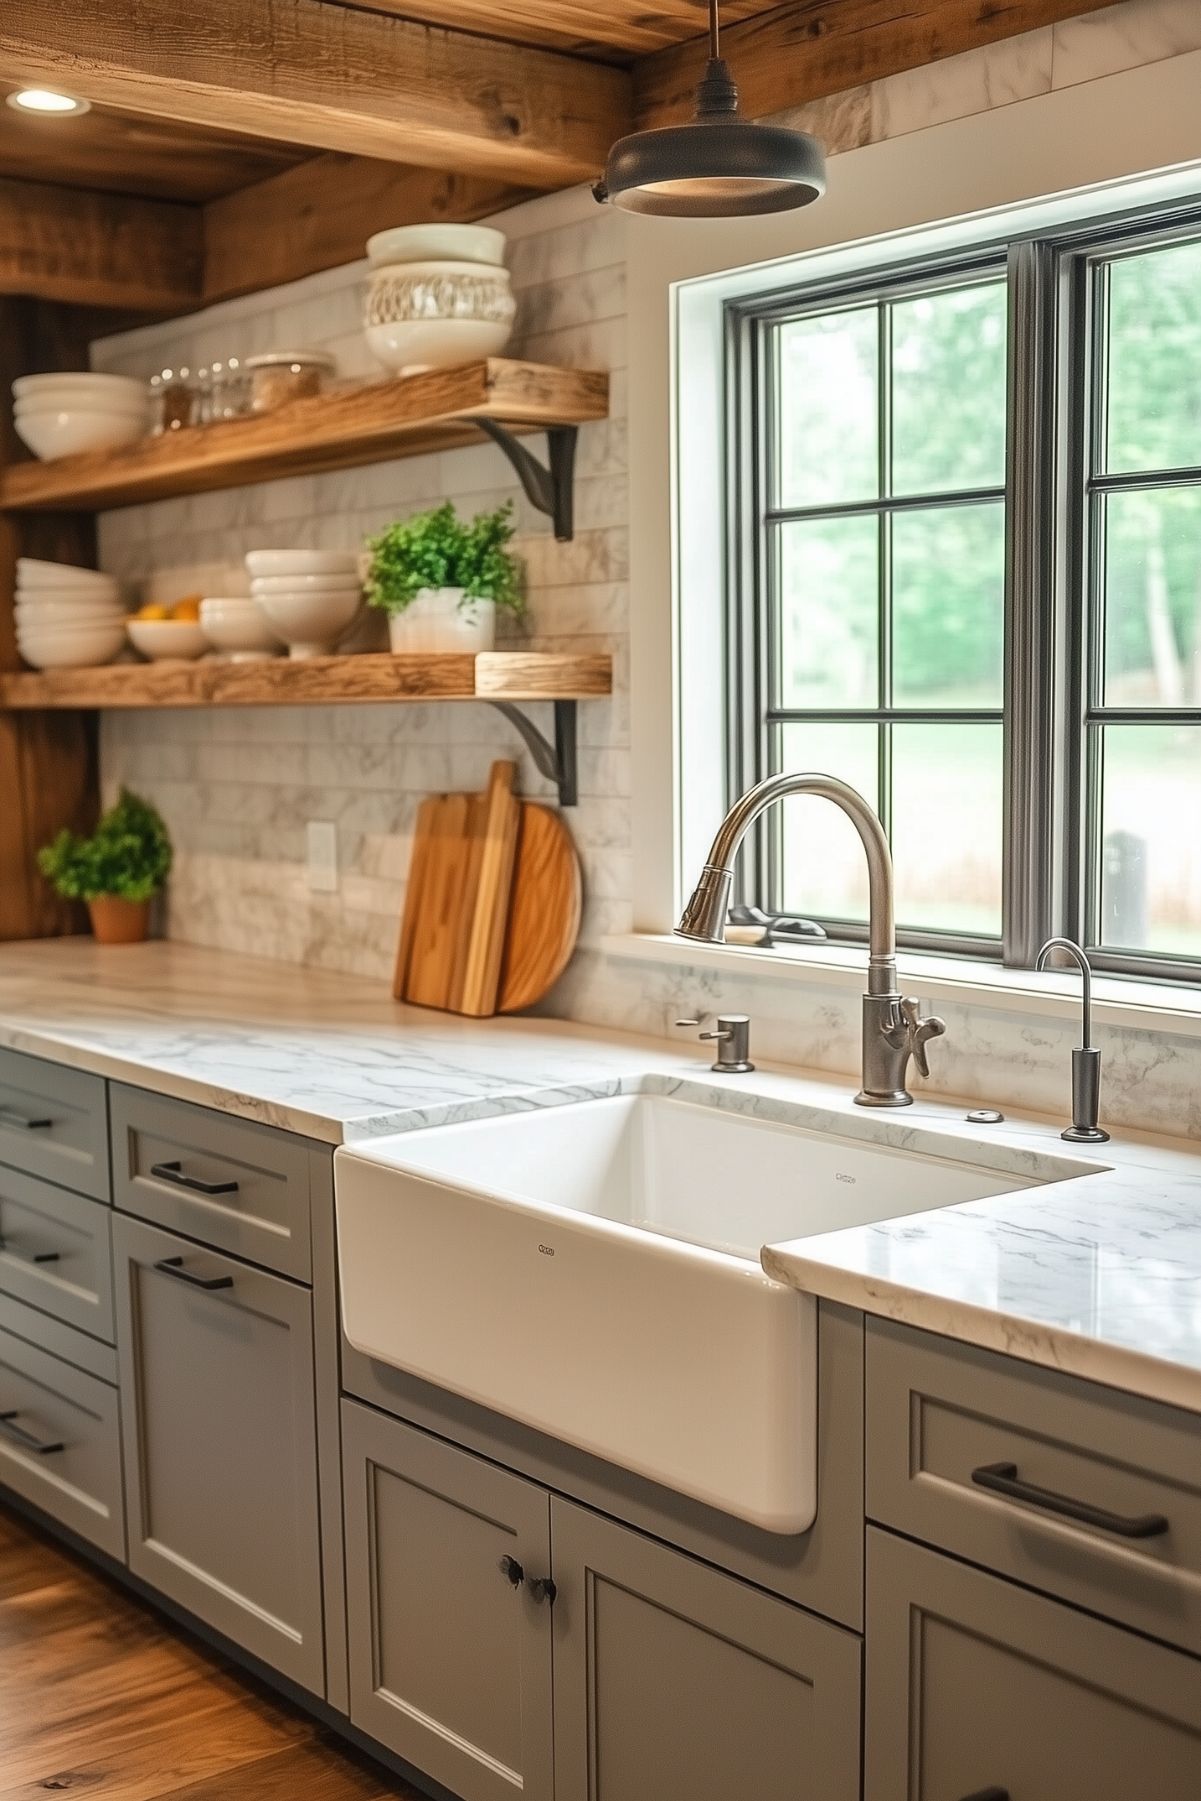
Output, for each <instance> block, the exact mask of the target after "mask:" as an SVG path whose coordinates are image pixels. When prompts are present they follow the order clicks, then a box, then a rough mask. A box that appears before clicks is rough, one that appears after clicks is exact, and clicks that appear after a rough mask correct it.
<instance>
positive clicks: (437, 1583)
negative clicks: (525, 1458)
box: [342, 1401, 552, 1801]
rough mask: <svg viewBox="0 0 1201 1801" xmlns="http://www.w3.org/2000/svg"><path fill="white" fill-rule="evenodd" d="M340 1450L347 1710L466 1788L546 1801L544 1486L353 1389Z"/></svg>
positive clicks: (483, 1796) (491, 1797)
mask: <svg viewBox="0 0 1201 1801" xmlns="http://www.w3.org/2000/svg"><path fill="white" fill-rule="evenodd" d="M342 1449H343V1462H344V1481H345V1488H346V1587H347V1609H348V1619H349V1637H350V1716H351V1719H352V1721H353V1722H354V1724H355V1725H356V1726H358V1727H361V1728H362V1730H363V1731H364V1732H367V1733H369V1734H370V1735H371V1736H372V1737H373V1738H376V1739H378V1740H379V1741H380V1742H381V1744H384V1745H387V1746H388V1747H389V1749H390V1750H392V1751H395V1752H396V1753H397V1754H398V1755H399V1756H401V1757H403V1758H405V1759H406V1760H407V1761H408V1762H409V1763H411V1764H413V1765H414V1766H415V1767H416V1768H417V1769H419V1770H422V1771H424V1772H425V1774H426V1775H428V1776H432V1777H433V1778H434V1780H435V1781H437V1782H441V1783H444V1784H445V1785H446V1787H447V1788H449V1789H452V1790H453V1791H454V1792H455V1793H456V1794H458V1795H462V1796H463V1797H464V1801H512V1797H513V1795H514V1794H515V1793H519V1794H522V1795H525V1796H526V1797H528V1801H550V1797H551V1794H552V1772H551V1640H550V1633H551V1608H550V1605H549V1602H548V1600H546V1599H543V1600H541V1601H539V1600H538V1599H537V1598H536V1597H535V1595H534V1593H533V1591H532V1585H533V1583H535V1582H536V1581H537V1579H538V1577H539V1576H541V1577H546V1576H547V1575H549V1573H550V1502H549V1497H548V1495H547V1493H546V1491H545V1489H542V1488H539V1487H537V1486H536V1485H535V1484H534V1483H531V1482H526V1481H523V1480H522V1478H521V1477H519V1476H513V1475H510V1474H509V1473H508V1471H506V1470H500V1469H497V1468H496V1467H495V1465H493V1464H490V1463H486V1462H485V1461H484V1460H483V1459H482V1458H479V1457H473V1456H472V1455H471V1454H470V1453H469V1452H466V1451H460V1450H458V1449H456V1448H455V1447H454V1446H452V1445H448V1444H445V1443H443V1442H442V1441H441V1440H440V1439H437V1438H432V1437H430V1436H429V1434H427V1433H424V1432H418V1431H416V1430H414V1429H413V1428H412V1427H411V1426H405V1425H402V1424H401V1423H400V1422H399V1421H398V1420H391V1419H387V1418H385V1417H384V1415H382V1414H378V1413H373V1412H370V1411H369V1410H368V1409H367V1408H365V1407H360V1406H358V1405H356V1404H355V1403H354V1402H353V1401H347V1402H344V1403H343V1424H342ZM502 1559H508V1560H510V1561H509V1562H508V1563H507V1565H506V1568H507V1569H508V1571H509V1572H510V1573H509V1574H508V1575H506V1574H505V1572H504V1570H502V1568H501V1563H502Z"/></svg>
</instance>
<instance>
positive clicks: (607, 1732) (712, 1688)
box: [551, 1499, 860, 1801]
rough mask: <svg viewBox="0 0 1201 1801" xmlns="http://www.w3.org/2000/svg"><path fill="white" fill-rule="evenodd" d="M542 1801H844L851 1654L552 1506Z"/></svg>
mask: <svg viewBox="0 0 1201 1801" xmlns="http://www.w3.org/2000/svg"><path fill="white" fill-rule="evenodd" d="M551 1531H552V1540H553V1547H554V1568H555V1581H556V1583H557V1584H558V1594H557V1597H556V1600H555V1605H554V1618H555V1795H556V1801H668V1797H670V1798H671V1801H730V1798H731V1797H732V1796H747V1797H751V1796H753V1797H754V1801H858V1796H859V1684H860V1675H859V1664H860V1651H859V1641H858V1639H857V1638H855V1637H854V1636H853V1635H852V1634H851V1633H849V1632H844V1631H843V1630H842V1629H841V1628H840V1627H837V1626H831V1625H828V1624H826V1623H825V1622H824V1621H822V1620H818V1619H816V1618H815V1617H814V1616H813V1615H812V1614H807V1613H804V1612H802V1610H801V1609H800V1608H797V1607H793V1606H790V1605H789V1604H788V1603H787V1602H784V1601H780V1600H777V1599H776V1598H775V1597H774V1596H770V1595H766V1594H763V1593H760V1592H759V1591H758V1590H756V1589H753V1588H751V1587H749V1586H748V1585H747V1584H746V1583H743V1582H739V1581H738V1580H737V1579H735V1578H734V1577H731V1576H725V1575H722V1574H721V1573H719V1572H718V1571H716V1570H713V1569H711V1568H709V1567H708V1566H707V1565H705V1564H701V1563H698V1562H696V1561H694V1560H693V1559H692V1558H689V1557H686V1556H683V1555H681V1554H680V1553H679V1552H677V1551H671V1550H668V1549H667V1548H666V1547H665V1546H663V1545H660V1544H657V1543H655V1542H654V1541H653V1540H652V1539H647V1538H644V1537H642V1535H641V1534H640V1533H636V1532H631V1531H629V1530H628V1529H627V1528H626V1527H623V1526H617V1525H615V1524H614V1523H613V1522H612V1521H610V1520H607V1519H604V1518H602V1517H601V1516H600V1515H598V1514H593V1513H589V1512H587V1511H586V1510H585V1509H583V1508H580V1507H576V1506H574V1505H572V1504H571V1503H570V1502H566V1501H559V1500H557V1499H556V1500H555V1501H554V1502H553V1503H552V1511H551Z"/></svg>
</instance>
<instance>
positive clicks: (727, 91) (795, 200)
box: [592, 0, 826, 219]
mask: <svg viewBox="0 0 1201 1801" xmlns="http://www.w3.org/2000/svg"><path fill="white" fill-rule="evenodd" d="M717 6H718V0H709V63H708V67H707V68H706V70H705V75H704V79H703V80H702V82H701V84H700V86H699V87H698V88H697V91H696V114H695V117H694V118H693V120H692V123H691V124H690V125H667V126H664V127H662V128H661V129H660V130H658V131H636V132H634V133H633V134H632V135H631V136H630V137H627V138H619V139H618V141H617V143H616V144H614V146H613V148H612V150H610V152H609V160H608V162H607V164H606V166H605V174H604V179H603V180H602V181H598V182H597V184H596V186H595V187H594V188H593V190H592V192H593V194H594V195H595V196H596V198H597V199H598V200H600V201H606V200H609V201H612V203H613V205H614V206H619V207H621V208H623V209H624V210H625V211H626V212H630V213H654V214H659V215H668V216H673V217H676V218H684V219H728V218H737V217H739V216H741V215H747V214H751V213H782V212H786V211H787V210H788V209H789V208H790V207H796V206H808V205H809V202H810V201H811V200H820V198H821V196H822V195H823V194H824V193H825V191H826V162H825V157H824V156H823V154H822V147H821V145H820V144H819V143H818V142H817V139H816V138H811V137H808V136H807V135H806V134H805V133H804V132H803V131H789V130H787V128H786V127H784V126H782V125H756V124H755V123H754V122H753V121H752V120H750V119H744V118H742V117H741V116H740V115H739V111H738V89H737V87H736V86H735V85H734V78H733V76H732V75H731V74H730V70H729V67H728V65H727V64H726V62H725V60H724V58H723V57H722V55H721V46H720V41H719V37H718V20H717Z"/></svg>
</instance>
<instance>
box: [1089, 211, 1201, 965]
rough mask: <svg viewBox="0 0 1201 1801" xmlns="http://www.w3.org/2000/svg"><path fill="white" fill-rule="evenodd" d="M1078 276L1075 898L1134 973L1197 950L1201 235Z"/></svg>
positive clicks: (1103, 262)
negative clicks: (1080, 548) (1079, 736)
mask: <svg viewBox="0 0 1201 1801" xmlns="http://www.w3.org/2000/svg"><path fill="white" fill-rule="evenodd" d="M1086 282H1087V307H1086V313H1085V320H1084V327H1085V329H1084V333H1083V338H1082V353H1083V356H1084V357H1085V359H1086V368H1085V371H1084V388H1085V395H1086V416H1085V419H1084V420H1083V421H1082V422H1081V426H1080V429H1081V435H1082V438H1083V441H1084V446H1085V477H1084V508H1085V516H1084V531H1083V544H1084V558H1083V562H1084V568H1083V571H1082V575H1083V591H1084V596H1085V603H1086V604H1085V608H1084V615H1085V633H1084V644H1083V653H1084V685H1085V706H1084V745H1083V754H1082V758H1081V766H1082V772H1083V781H1082V794H1081V815H1082V852H1083V857H1082V862H1083V879H1082V890H1083V892H1082V897H1081V899H1082V911H1083V914H1084V919H1085V921H1086V931H1087V936H1088V941H1089V943H1090V944H1091V945H1093V946H1095V947H1097V949H1098V952H1099V954H1100V958H1101V960H1102V961H1104V962H1106V963H1109V964H1111V965H1112V966H1114V967H1117V968H1122V967H1126V968H1133V967H1137V966H1138V965H1139V963H1140V961H1142V960H1145V959H1147V958H1151V959H1154V960H1156V961H1158V962H1160V963H1164V964H1171V963H1173V962H1177V961H1180V960H1188V959H1194V958H1201V239H1197V238H1194V239H1191V240H1189V239H1185V240H1183V241H1178V242H1170V243H1166V244H1156V245H1153V246H1151V247H1149V248H1148V247H1146V246H1142V245H1139V244H1137V243H1136V244H1134V245H1126V246H1123V247H1122V249H1121V251H1120V252H1119V253H1118V254H1116V255H1114V254H1106V253H1095V254H1093V255H1090V256H1089V258H1088V260H1087V265H1086ZM1182 973H1193V974H1194V975H1195V974H1196V971H1195V970H1193V971H1189V970H1187V968H1186V970H1185V971H1184V972H1182Z"/></svg>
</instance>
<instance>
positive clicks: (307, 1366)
mask: <svg viewBox="0 0 1201 1801" xmlns="http://www.w3.org/2000/svg"><path fill="white" fill-rule="evenodd" d="M113 1247H114V1255H115V1262H116V1290H117V1317H118V1348H119V1360H120V1371H121V1391H122V1404H123V1410H124V1449H125V1474H126V1490H127V1496H128V1518H129V1567H130V1569H131V1570H133V1571H134V1573H135V1574H136V1575H138V1576H140V1577H142V1578H143V1580H144V1581H146V1582H148V1583H150V1584H151V1585H152V1586H153V1587H154V1588H156V1589H159V1590H160V1591H161V1592H162V1593H163V1594H165V1595H167V1596H169V1597H170V1598H171V1599H172V1600H174V1601H177V1602H178V1603H179V1604H180V1605H181V1606H183V1607H186V1608H188V1609H189V1610H190V1611H191V1612H192V1613H194V1614H196V1615H197V1616H198V1617H199V1618H200V1619H202V1620H206V1621H208V1623H209V1624H210V1625H212V1626H214V1627H216V1628H217V1630H218V1631H220V1632H223V1633H225V1634H226V1635H227V1636H228V1637H229V1638H231V1639H233V1640H234V1641H235V1642H236V1643H238V1644H240V1645H243V1646H244V1647H245V1648H246V1649H247V1650H248V1651H251V1652H252V1653H254V1655H255V1656H257V1657H260V1658H262V1659H263V1660H264V1662H266V1663H268V1664H270V1665H271V1666H273V1667H274V1668H275V1669H277V1670H279V1671H281V1672H282V1673H283V1674H284V1675H285V1676H290V1677H292V1678H293V1680H295V1681H296V1682H298V1683H301V1684H302V1685H303V1686H304V1687H306V1688H308V1689H311V1690H313V1691H314V1692H315V1693H318V1694H319V1693H321V1692H322V1689H323V1686H324V1665H323V1650H322V1606H321V1553H320V1534H319V1531H318V1517H317V1454H316V1434H315V1424H314V1392H313V1342H312V1316H311V1299H310V1296H309V1293H308V1290H307V1289H304V1288H300V1287H298V1286H297V1285H296V1284H295V1283H292V1282H288V1281H284V1280H283V1279H282V1278H280V1277H278V1276H271V1275H267V1274H265V1273H264V1272H263V1271H262V1270H258V1269H253V1268H251V1267H250V1266H249V1265H248V1264H245V1263H239V1262H236V1261H235V1260H234V1259H233V1258H229V1257H224V1256H220V1255H218V1254H217V1253H216V1252H213V1251H211V1250H208V1249H207V1248H205V1247H203V1246H200V1245H197V1244H194V1243H191V1242H189V1241H188V1240H187V1239H183V1238H177V1237H175V1236H173V1235H171V1234H169V1233H166V1232H162V1231H159V1230H157V1229H156V1228H155V1227H152V1226H147V1225H144V1224H142V1223H141V1222H140V1221H137V1220H132V1219H127V1218H125V1217H123V1216H122V1215H119V1214H118V1215H117V1216H116V1218H115V1219H114V1222H113Z"/></svg>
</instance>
